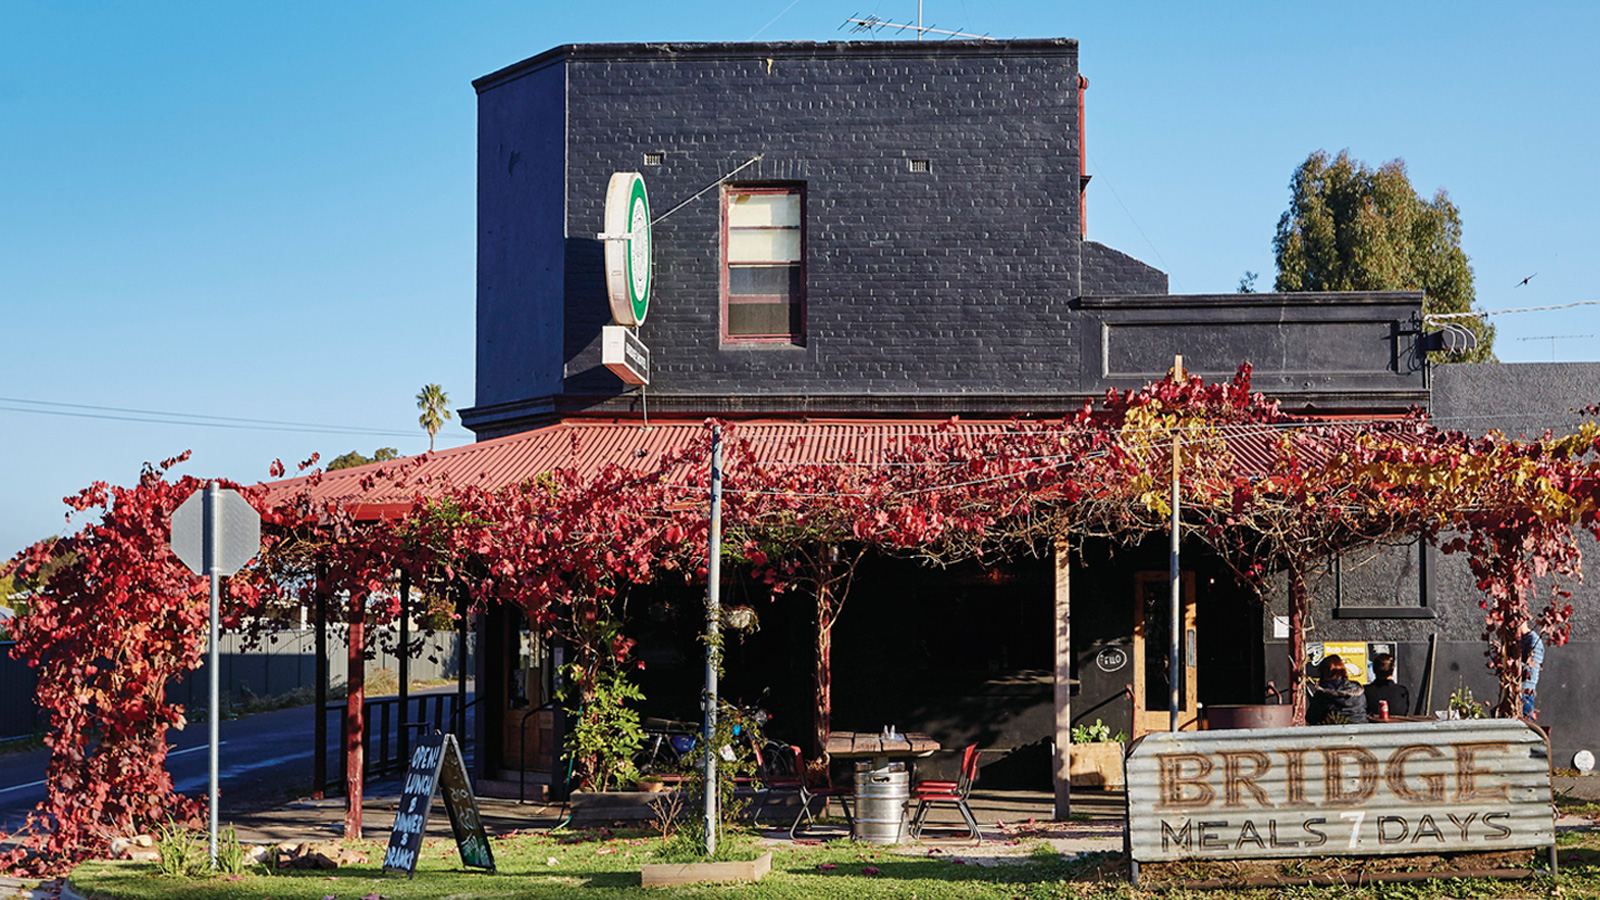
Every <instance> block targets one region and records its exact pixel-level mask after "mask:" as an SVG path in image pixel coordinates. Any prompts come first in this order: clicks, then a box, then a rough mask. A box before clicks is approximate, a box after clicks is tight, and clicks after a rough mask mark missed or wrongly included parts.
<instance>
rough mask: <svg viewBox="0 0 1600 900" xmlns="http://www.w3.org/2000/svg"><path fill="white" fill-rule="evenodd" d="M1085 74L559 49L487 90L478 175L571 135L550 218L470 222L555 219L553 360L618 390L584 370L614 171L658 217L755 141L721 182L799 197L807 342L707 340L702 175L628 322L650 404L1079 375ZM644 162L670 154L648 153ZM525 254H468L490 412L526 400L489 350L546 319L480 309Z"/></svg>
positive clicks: (841, 50) (841, 48)
mask: <svg viewBox="0 0 1600 900" xmlns="http://www.w3.org/2000/svg"><path fill="white" fill-rule="evenodd" d="M556 72H559V73H560V76H559V79H560V80H561V82H562V83H563V84H564V86H565V103H564V104H563V106H562V107H561V108H560V110H559V111H557V110H555V109H553V108H550V107H549V106H547V105H541V104H539V103H538V102H536V100H537V94H536V91H535V90H534V88H533V87H531V86H530V85H528V84H527V83H526V82H528V81H529V80H530V79H536V80H538V82H539V84H541V85H545V84H548V83H550V82H551V81H552V80H553V79H554V78H555V76H554V75H552V74H551V73H556ZM1076 84H1077V46H1076V43H1075V42H1073V41H1069V40H1044V41H1016V42H989V43H976V42H973V43H968V42H940V43H931V42H929V43H923V44H920V45H919V44H918V43H916V42H876V43H850V44H842V43H841V44H725V45H648V46H646V45H598V46H597V45H590V46H583V47H569V48H559V49H557V50H554V51H551V52H550V53H548V54H545V55H544V56H542V57H538V58H535V59H534V60H530V61H529V62H527V63H524V64H519V66H518V67H513V68H512V69H510V70H507V71H506V72H503V73H497V74H496V75H494V76H490V77H488V78H486V79H484V80H482V81H480V82H479V88H480V92H481V98H482V99H481V105H482V107H483V113H482V115H481V119H482V121H483V126H482V128H481V133H480V173H486V174H487V176H488V177H489V178H490V179H492V180H496V181H507V180H508V176H505V175H502V174H501V173H502V172H506V171H508V170H511V167H512V166H513V163H512V162H511V160H512V158H513V157H514V156H519V157H520V158H521V159H522V160H523V167H524V168H526V161H527V159H528V155H529V149H528V147H527V146H525V145H526V144H528V143H529V142H531V141H537V140H539V139H540V138H541V136H542V135H544V134H547V133H549V132H551V131H556V132H564V134H565V142H564V143H565V154H564V157H563V159H562V160H561V165H562V166H563V167H564V168H563V170H562V171H563V174H564V178H565V187H566V190H565V195H564V197H563V198H562V199H563V203H564V207H565V208H564V213H563V210H560V209H556V208H555V207H554V205H553V203H551V202H549V201H548V200H546V201H543V202H540V203H535V204H531V205H524V206H521V207H513V206H511V205H508V204H504V203H500V204H490V205H486V206H485V209H486V212H485V214H484V215H483V216H482V217H481V218H482V221H481V223H480V231H481V232H482V234H483V235H484V236H485V238H486V239H488V240H490V241H491V242H501V241H503V240H504V238H503V235H504V233H505V232H506V231H507V230H512V231H516V232H519V233H524V234H530V233H532V232H534V231H536V230H537V229H536V227H535V226H533V225H531V224H529V220H531V219H532V218H533V217H539V216H544V217H550V216H562V215H564V221H565V225H566V237H565V239H564V243H563V246H562V248H561V251H562V253H561V262H560V272H559V275H558V277H559V278H560V279H561V281H562V283H563V284H564V298H565V302H564V309H563V310H562V313H561V319H562V341H561V346H560V349H559V352H560V355H561V360H560V362H561V364H562V368H563V371H564V374H565V379H564V382H563V385H562V391H563V394H564V398H565V402H566V403H567V404H568V405H569V407H570V406H576V405H582V404H583V403H584V402H595V403H598V402H603V401H605V400H606V399H607V398H613V397H615V396H616V395H618V394H620V393H621V392H622V390H623V389H622V385H621V384H620V382H618V381H617V380H616V379H615V378H614V377H613V376H611V375H610V374H609V373H608V372H606V371H605V370H604V369H603V368H601V367H600V364H599V334H600V328H601V326H602V325H604V324H606V323H607V321H608V315H607V313H606V310H605V306H604V299H603V282H602V273H601V269H600V262H601V258H602V250H601V245H600V243H599V242H598V241H595V240H594V234H595V233H596V232H598V231H600V230H601V218H602V207H603V201H604V193H605V188H606V183H607V180H608V179H609V177H610V175H611V174H612V173H613V172H617V171H640V172H642V173H643V174H644V176H645V180H646V184H647V186H648V188H649V190H650V194H651V205H652V208H653V210H654V212H655V214H656V215H658V216H659V215H660V214H661V213H663V212H665V211H666V210H668V209H669V208H671V207H672V206H674V205H676V204H677V203H679V202H681V201H683V200H684V199H686V198H688V197H690V196H691V195H693V194H694V193H695V192H697V191H699V190H701V189H703V188H705V187H707V186H708V185H713V184H715V183H716V182H717V180H718V179H719V178H720V177H721V176H723V175H724V174H725V173H727V172H729V171H730V170H732V169H734V168H735V167H737V166H739V165H741V164H743V163H745V162H747V161H749V160H750V159H751V158H752V157H754V156H756V155H758V154H759V155H761V157H762V158H761V160H760V161H759V162H757V163H755V164H753V165H751V166H749V167H748V168H746V169H744V170H743V171H741V172H740V173H739V174H738V175H737V176H736V177H735V179H734V180H735V181H737V182H796V183H802V184H803V185H804V187H805V191H806V229H807V235H806V237H807V243H808V250H807V259H806V264H807V271H806V276H807V277H806V284H807V309H806V329H805V340H804V344H803V346H792V345H778V346H774V345H755V344H735V343H724V342H723V341H722V340H721V339H720V319H719V316H720V304H721V300H720V293H719V292H720V287H719V266H720V256H721V247H720V241H721V232H720V197H719V189H717V188H713V189H712V190H710V191H708V192H707V193H705V194H704V195H702V196H701V197H700V198H699V199H697V200H694V201H692V202H690V203H689V204H688V205H686V206H684V207H683V208H682V209H681V210H679V211H677V212H676V213H674V214H673V215H672V216H670V217H669V218H667V219H666V220H664V221H662V222H660V223H659V224H658V225H657V226H656V228H655V232H654V240H655V245H656V267H655V284H654V297H655V299H654V300H653V302H652V308H651V312H650V317H649V320H648V321H647V322H646V323H645V325H644V326H643V327H642V328H641V330H640V337H641V338H642V339H643V340H644V341H645V342H646V343H647V344H648V345H649V346H650V347H651V348H652V353H653V356H654V359H653V366H654V373H653V375H654V380H653V382H652V384H651V386H650V392H651V394H652V401H653V402H654V401H655V400H656V398H660V399H661V400H662V402H666V401H667V400H670V398H672V397H673V396H678V397H684V398H690V397H705V396H727V395H738V396H744V397H761V396H771V397H775V398H776V397H793V396H798V395H806V396H808V397H813V398H815V397H827V396H829V395H851V396H861V395H868V394H874V395H880V396H884V395H896V394H902V395H904V394H949V395H962V394H972V393H976V394H1002V393H1025V392H1030V391H1033V392H1038V391H1040V390H1042V389H1043V390H1048V388H1042V387H1041V386H1045V385H1055V386H1058V385H1061V384H1063V383H1064V382H1066V381H1067V380H1068V379H1070V380H1071V381H1072V382H1073V384H1074V386H1075V382H1076V379H1077V370H1078V361H1077V357H1078V349H1077V348H1078V332H1077V327H1076V321H1077V317H1076V315H1075V314H1074V312H1073V310H1071V309H1070V307H1069V304H1070V302H1071V301H1072V299H1073V298H1074V297H1076V296H1077V295H1078V294H1079V293H1080V292H1081V289H1082V284H1081V280H1080V271H1079V258H1080V240H1079V235H1078V205H1079V194H1078V154H1077V144H1076V141H1075V137H1074V136H1075V134H1076V131H1077V121H1076V119H1077V100H1076ZM530 119H532V120H534V122H533V124H532V126H531V127H530V122H529V120H530ZM646 153H660V154H662V158H663V164H662V165H660V166H648V167H646V166H644V165H643V161H644V155H645V154H646ZM536 155H537V156H539V157H540V158H543V156H544V154H536ZM910 159H921V160H927V161H928V163H929V171H928V172H925V173H914V172H912V171H910V169H909V166H908V160H910ZM513 171H514V170H513ZM532 174H534V173H529V175H530V177H531V176H532ZM523 193H526V192H523ZM1095 246H1096V247H1097V248H1098V246H1099V245H1095ZM544 249H545V250H548V247H545V248H544ZM540 252H541V253H543V252H544V251H543V250H541V251H540ZM538 255H539V254H530V255H529V258H528V259H526V260H521V261H519V260H517V259H516V258H515V256H514V255H507V256H504V257H497V258H495V259H492V260H488V261H487V263H486V264H485V265H482V266H481V267H480V282H481V284H480V322H479V332H480V337H479V343H480V376H479V380H480V391H479V396H480V398H482V399H481V400H480V403H484V404H485V405H489V404H495V403H506V402H510V401H515V400H517V399H519V398H516V397H511V396H508V395H507V394H506V392H505V391H503V390H500V387H501V385H499V384H496V385H491V386H489V389H488V390H485V389H484V385H483V382H484V381H485V380H486V379H487V380H491V381H495V380H500V381H504V380H506V379H508V378H521V379H522V381H523V382H524V383H526V384H528V385H529V386H530V387H532V385H533V382H534V381H535V380H534V379H529V378H528V377H527V376H526V375H524V374H522V373H518V372H508V371H502V370H500V369H499V368H498V367H499V366H501V365H502V363H507V364H513V365H523V366H524V367H527V368H537V367H538V366H537V365H535V364H533V363H532V362H530V361H529V360H526V359H502V360H500V361H490V362H487V363H485V361H484V360H483V354H482V350H483V345H484V344H485V342H486V341H505V340H506V339H507V337H508V336H509V335H508V334H507V331H508V328H507V327H506V325H507V324H508V323H509V324H510V325H511V326H513V328H512V330H517V329H523V328H526V327H528V326H527V320H529V319H530V318H538V317H537V316H531V315H530V314H529V313H527V312H526V311H524V312H522V313H520V314H519V315H516V316H512V315H507V314H506V313H505V312H504V307H503V306H501V307H497V306H494V305H493V304H484V303H483V301H482V298H483V297H484V296H485V295H487V296H490V297H497V296H503V295H504V293H505V292H506V288H505V285H506V284H508V283H510V282H519V283H531V282H532V281H534V280H535V278H534V273H532V272H530V269H532V268H535V267H537V266H540V265H543V267H544V271H552V268H551V267H550V266H549V265H548V264H541V263H538V262H537V261H536V260H535V258H534V257H536V256H538ZM482 256H483V254H480V259H482ZM1096 260H1097V261H1098V263H1099V264H1100V269H1097V271H1101V270H1104V271H1106V272H1108V273H1109V272H1112V271H1113V270H1114V273H1115V274H1109V275H1108V276H1107V277H1108V278H1109V279H1110V283H1115V284H1119V285H1120V284H1127V285H1129V286H1132V285H1133V284H1134V283H1135V282H1137V285H1138V287H1139V288H1140V290H1141V291H1149V290H1152V289H1155V287H1156V279H1159V280H1160V285H1159V289H1160V290H1164V289H1165V284H1164V278H1161V277H1160V273H1157V272H1155V271H1154V270H1151V269H1149V268H1148V267H1146V266H1143V265H1142V264H1140V263H1138V262H1137V261H1134V260H1131V259H1128V258H1126V257H1122V256H1121V255H1120V254H1116V253H1115V251H1110V250H1107V249H1105V248H1100V252H1098V254H1097V256H1096ZM1119 279H1120V280H1119ZM1141 279H1142V280H1141ZM529 299H530V302H537V303H543V302H547V301H548V297H544V296H540V297H532V296H531V295H530V298H529ZM485 311H487V312H488V313H489V314H490V320H489V321H484V319H483V313H484V312H485ZM544 318H546V319H548V318H550V317H549V316H545V317H544ZM551 349H552V348H550V347H548V346H544V345H541V350H540V352H541V353H545V354H548V352H549V351H550V350H551ZM540 381H542V380H540Z"/></svg>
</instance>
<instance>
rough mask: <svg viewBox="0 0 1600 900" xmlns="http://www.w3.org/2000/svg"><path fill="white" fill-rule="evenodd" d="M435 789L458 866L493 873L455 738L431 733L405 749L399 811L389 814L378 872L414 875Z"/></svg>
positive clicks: (485, 834)
mask: <svg viewBox="0 0 1600 900" xmlns="http://www.w3.org/2000/svg"><path fill="white" fill-rule="evenodd" d="M435 788H438V790H439V793H440V794H441V795H442V796H443V797H444V808H445V811H446V812H448V813H449V814H450V830H451V831H452V832H454V834H455V838H456V849H457V850H459V851H460V852H461V864H462V865H464V866H470V867H472V868H477V869H488V870H489V871H490V872H491V873H492V872H494V852H493V851H491V850H490V849H489V834H488V832H486V831H484V829H483V820H482V819H480V818H479V817H478V798H476V797H474V796H473V795H472V782H470V781H468V780H467V765H466V763H465V762H464V761H463V760H462V759H461V747H460V746H459V745H457V744H456V736H455V735H453V734H440V733H438V732H437V731H436V732H434V733H433V734H430V735H427V736H426V737H423V738H421V739H420V740H419V741H418V742H417V745H416V748H415V749H413V750H412V751H411V766H410V768H408V769H407V770H406V782H405V789H404V791H403V792H402V793H401V795H400V809H399V811H398V812H396V813H395V817H394V830H393V831H391V832H389V848H388V849H387V850H385V851H384V854H383V870H384V871H385V872H404V873H406V875H408V876H414V875H416V873H417V856H418V855H419V854H420V853H421V852H422V837H423V834H424V833H425V832H427V830H428V811H429V810H430V809H432V808H433V793H434V789H435Z"/></svg>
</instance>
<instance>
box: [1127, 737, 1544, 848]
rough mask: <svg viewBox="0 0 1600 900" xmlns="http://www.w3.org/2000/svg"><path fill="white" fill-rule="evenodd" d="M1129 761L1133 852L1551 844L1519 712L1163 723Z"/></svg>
mask: <svg viewBox="0 0 1600 900" xmlns="http://www.w3.org/2000/svg"><path fill="white" fill-rule="evenodd" d="M1126 771H1127V785H1128V786H1127V792H1128V793H1127V798H1128V839H1129V848H1130V850H1131V852H1132V856H1133V858H1134V860H1136V861H1138V862H1165V861H1171V860H1181V859H1250V858H1272V857H1303V856H1379V855H1397V856H1398V855H1415V854H1431V853H1443V852H1459V851H1480V852H1481V851H1492V850H1511V849H1520V848H1534V847H1547V846H1550V845H1552V844H1553V843H1554V841H1555V820H1554V817H1553V814H1552V811H1551V810H1552V807H1551V789H1550V762H1549V758H1548V744H1547V743H1546V741H1545V738H1544V735H1542V734H1540V733H1539V732H1538V731H1537V730H1535V729H1534V728H1532V727H1531V726H1529V725H1528V724H1527V723H1525V722H1521V721H1518V720H1515V719H1479V720H1468V721H1459V722H1406V723H1394V724H1382V725H1334V726H1319V727H1311V728H1261V729H1238V730H1226V731H1193V732H1178V733H1157V734H1150V735H1146V736H1145V737H1143V738H1141V739H1139V740H1138V741H1137V742H1135V743H1134V745H1133V747H1132V748H1131V749H1130V750H1129V752H1128V757H1127V763H1126Z"/></svg>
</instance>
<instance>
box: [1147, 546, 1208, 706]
mask: <svg viewBox="0 0 1600 900" xmlns="http://www.w3.org/2000/svg"><path fill="white" fill-rule="evenodd" d="M1180 578H1181V579H1182V584H1183V610H1182V615H1181V618H1182V621H1183V634H1182V636H1181V638H1180V640H1179V641H1178V650H1179V652H1180V653H1181V654H1183V665H1182V667H1181V668H1179V670H1178V675H1179V678H1178V680H1179V684H1178V728H1179V729H1180V730H1183V731H1194V730H1196V729H1197V728H1199V727H1200V726H1199V721H1200V718H1199V715H1198V710H1199V706H1198V704H1197V700H1198V691H1197V688H1196V674H1197V672H1196V666H1195V659H1196V654H1195V615H1194V573H1193V572H1183V573H1181V574H1180ZM1133 586H1134V591H1133V593H1134V597H1133V710H1134V716H1133V729H1134V733H1133V736H1134V737H1138V736H1140V735H1142V734H1149V733H1150V732H1152V731H1166V730H1167V729H1168V728H1170V727H1171V724H1172V719H1171V712H1170V709H1169V705H1168V704H1169V696H1168V690H1169V688H1168V678H1169V670H1168V668H1167V665H1168V659H1167V654H1168V652H1169V651H1170V649H1171V648H1170V645H1169V643H1168V638H1167V632H1168V628H1169V623H1170V621H1171V604H1172V581H1171V576H1170V575H1169V574H1168V573H1166V572H1138V573H1136V574H1135V575H1134V582H1133Z"/></svg>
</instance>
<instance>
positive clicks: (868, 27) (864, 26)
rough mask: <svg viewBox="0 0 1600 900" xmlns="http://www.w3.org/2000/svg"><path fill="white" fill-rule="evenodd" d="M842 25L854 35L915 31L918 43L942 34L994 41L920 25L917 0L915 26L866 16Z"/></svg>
mask: <svg viewBox="0 0 1600 900" xmlns="http://www.w3.org/2000/svg"><path fill="white" fill-rule="evenodd" d="M844 25H850V26H853V27H851V29H850V31H851V32H852V33H854V34H860V33H862V32H864V31H882V30H884V29H885V28H893V29H896V30H898V31H915V32H916V33H917V40H919V41H920V40H922V36H923V35H925V34H942V35H944V36H945V37H946V38H953V37H958V38H971V39H973V40H976V41H992V40H994V38H992V37H990V36H988V35H987V34H972V33H970V32H966V31H947V30H945V29H943V28H929V27H927V26H924V25H923V24H922V0H917V23H916V24H915V25H913V24H911V23H910V22H895V21H891V20H889V19H880V18H878V17H877V16H875V15H873V16H866V17H865V18H863V17H861V16H850V17H848V18H846V19H845V20H844ZM844 25H840V26H839V27H840V28H843V27H844Z"/></svg>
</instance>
